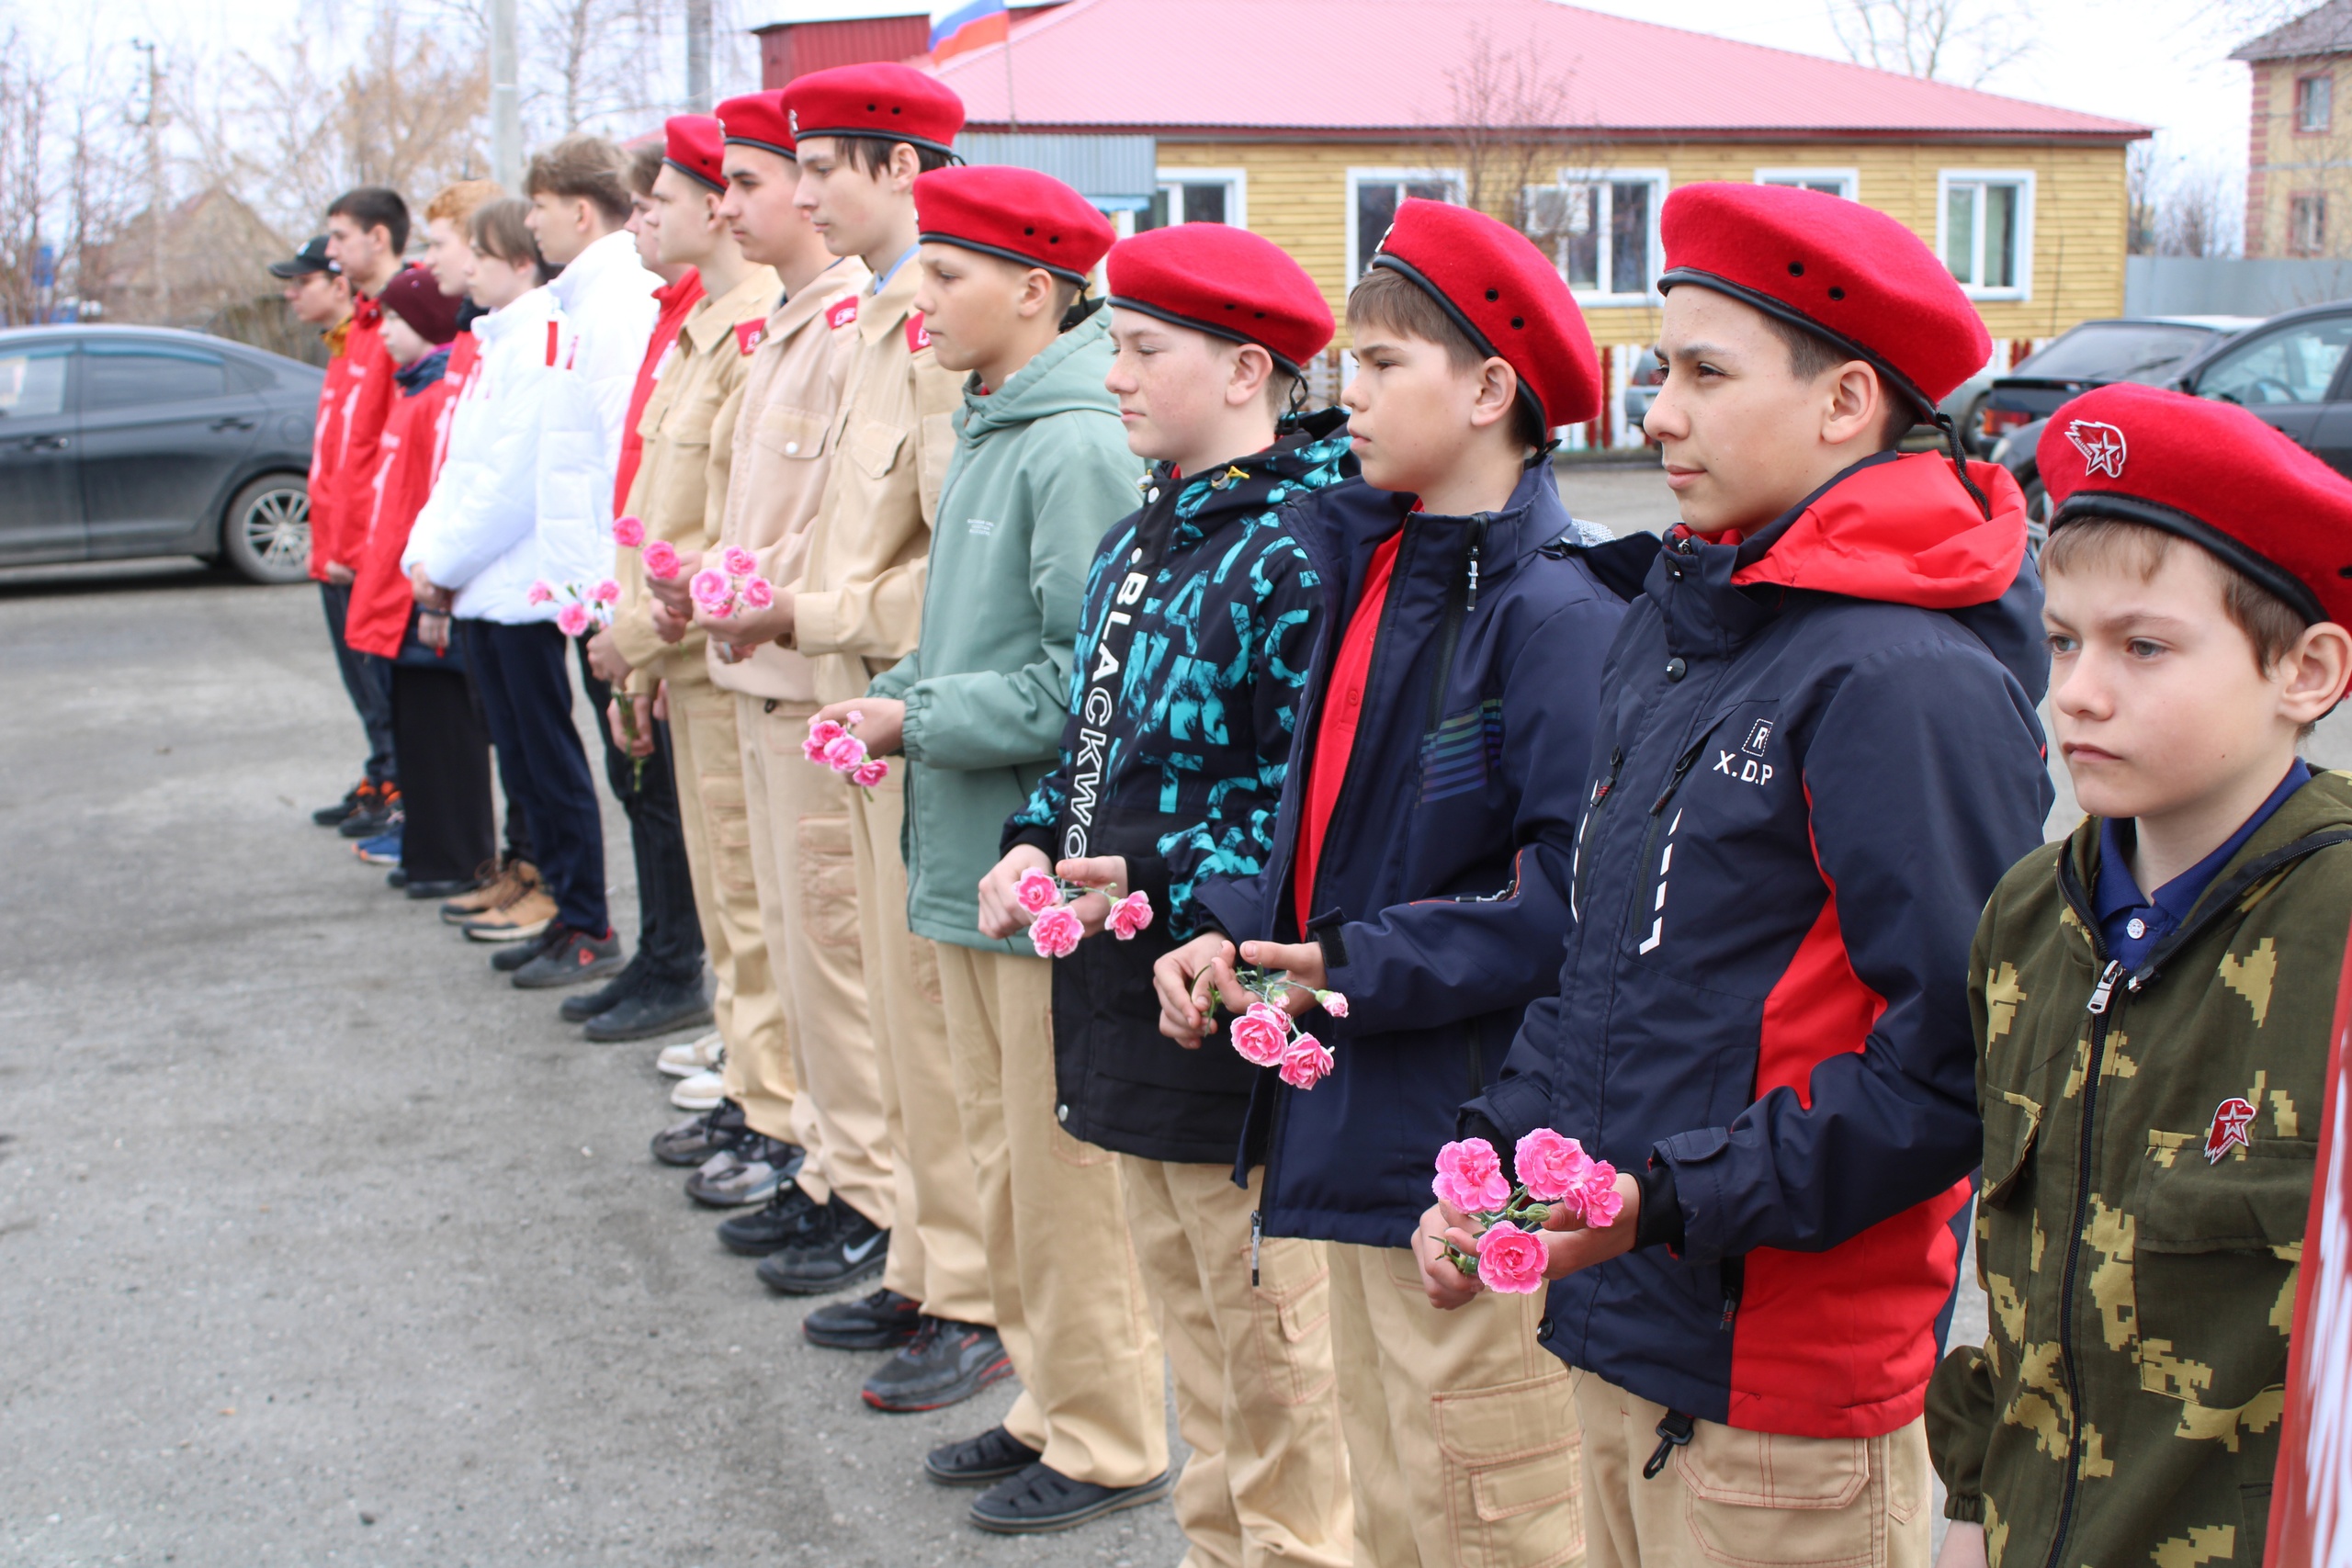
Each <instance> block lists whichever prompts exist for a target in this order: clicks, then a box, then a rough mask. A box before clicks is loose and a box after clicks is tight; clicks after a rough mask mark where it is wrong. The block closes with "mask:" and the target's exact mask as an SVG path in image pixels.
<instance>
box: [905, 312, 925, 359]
mask: <svg viewBox="0 0 2352 1568" xmlns="http://www.w3.org/2000/svg"><path fill="white" fill-rule="evenodd" d="M930 346H931V334H930V333H927V332H925V331H923V326H922V311H921V310H917V311H916V312H915V313H914V314H913V315H911V316H909V317H908V318H907V352H908V353H909V354H921V353H922V351H923V350H924V349H926V348H929V347H930Z"/></svg>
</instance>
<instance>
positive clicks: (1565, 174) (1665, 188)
mask: <svg viewBox="0 0 2352 1568" xmlns="http://www.w3.org/2000/svg"><path fill="white" fill-rule="evenodd" d="M1552 183H1553V184H1554V185H1555V186H1593V185H1597V186H1611V185H1637V184H1645V185H1647V186H1649V187H1650V223H1649V233H1648V235H1647V236H1646V239H1647V241H1648V247H1647V248H1648V265H1645V266H1644V267H1643V268H1642V271H1643V273H1644V275H1645V276H1643V279H1642V286H1641V287H1640V288H1630V289H1629V288H1616V287H1614V286H1615V284H1616V283H1617V281H1618V280H1617V278H1616V277H1615V276H1614V272H1615V269H1614V268H1613V267H1612V268H1611V275H1612V276H1611V277H1610V279H1609V281H1610V284H1611V288H1608V289H1606V290H1600V289H1589V288H1572V289H1571V292H1572V293H1573V294H1574V296H1575V298H1576V301H1577V304H1578V305H1583V306H1596V305H1597V306H1602V307H1607V306H1612V305H1655V304H1657V302H1658V299H1659V298H1660V296H1659V294H1658V292H1657V275H1658V272H1659V271H1660V270H1661V268H1660V265H1659V264H1661V263H1663V262H1664V261H1665V259H1666V245H1665V242H1664V241H1663V240H1662V239H1661V238H1660V237H1659V233H1658V220H1659V214H1660V212H1661V210H1662V209H1664V208H1665V206H1666V197H1667V193H1668V192H1669V191H1671V190H1672V189H1673V188H1674V181H1673V179H1672V177H1671V176H1670V175H1668V173H1667V171H1666V170H1664V169H1562V170H1560V171H1558V174H1557V175H1556V177H1555V179H1554V180H1553V182H1552ZM1529 188H1530V189H1537V188H1541V187H1537V186H1530V187H1529ZM1525 199H1526V193H1525V192H1521V200H1522V201H1523V200H1525ZM1615 205H1616V197H1615V196H1614V195H1613V194H1612V193H1609V192H1607V191H1604V192H1603V194H1602V197H1601V213H1600V224H1601V228H1602V230H1603V231H1604V233H1605V232H1606V231H1608V230H1610V229H1611V228H1612V227H1613V222H1612V209H1614V207H1615ZM1604 243H1605V242H1604ZM1558 259H1559V258H1558V257H1556V256H1555V257H1554V258H1553V262H1554V265H1557V264H1558ZM1562 276H1564V277H1565V276H1566V272H1565V271H1564V272H1563V273H1562Z"/></svg>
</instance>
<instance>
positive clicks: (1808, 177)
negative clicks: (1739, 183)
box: [1756, 169, 1862, 201]
mask: <svg viewBox="0 0 2352 1568" xmlns="http://www.w3.org/2000/svg"><path fill="white" fill-rule="evenodd" d="M1832 180H1835V181H1836V182H1837V183H1838V195H1839V196H1840V197H1843V198H1845V199H1846V200H1848V201H1860V200H1861V199H1862V196H1861V191H1862V172H1861V171H1860V169H1758V170H1757V171H1756V183H1757V184H1758V185H1759V186H1769V185H1792V184H1800V183H1809V184H1812V185H1826V184H1828V183H1829V182H1830V181H1832Z"/></svg>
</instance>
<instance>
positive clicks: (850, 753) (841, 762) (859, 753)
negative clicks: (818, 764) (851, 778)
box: [825, 735, 865, 773]
mask: <svg viewBox="0 0 2352 1568" xmlns="http://www.w3.org/2000/svg"><path fill="white" fill-rule="evenodd" d="M864 761H865V741H863V740H860V739H858V738H857V737H856V736H854V735H838V736H835V737H834V738H833V739H832V740H831V743H830V744H828V745H827V746H826V748H825V765H826V766H827V767H829V768H831V769H832V770H833V772H835V773H855V772H856V771H857V769H858V766H859V765H860V764H861V763H863V762H864Z"/></svg>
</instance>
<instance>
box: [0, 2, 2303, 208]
mask: <svg viewBox="0 0 2352 1568" xmlns="http://www.w3.org/2000/svg"><path fill="white" fill-rule="evenodd" d="M918 3H919V0H910V5H909V9H913V8H915V6H916V4H918ZM1585 3H1586V4H1587V5H1589V6H1590V7H1591V8H1593V9H1597V10H1604V11H1612V12H1617V13H1619V14H1622V15H1625V16H1630V17H1641V18H1643V19H1645V20H1649V21H1659V22H1666V23H1668V24H1671V25H1673V26H1676V27H1684V28H1694V29H1697V30H1700V31H1704V32H1716V33H1722V34H1724V35H1725V36H1727V37H1731V38H1738V39H1748V40H1749V41H1752V42H1756V43H1764V44H1770V45H1774V46H1776V47H1779V48H1783V49H1796V50H1803V51H1808V52H1812V53H1817V54H1824V55H1829V56H1832V57H1835V58H1843V52H1842V51H1841V50H1840V49H1839V47H1838V39H1837V37H1836V35H1835V34H1834V33H1833V32H1832V30H1831V28H1830V25H1829V20H1828V9H1827V5H1826V0H1673V3H1672V4H1670V5H1660V4H1657V0H1585ZM1433 4H1442V0H1433ZM2002 6H2007V9H2008V10H2009V11H2010V14H2012V15H2015V16H2019V17H2030V24H2019V25H2018V26H2020V27H2022V28H2024V30H2028V31H2030V32H2031V33H2032V35H2033V36H2032V39H2031V43H2032V49H2031V51H2030V53H2029V54H2028V55H2027V56H2026V57H2025V58H2024V59H2022V60H2020V61H2018V62H2015V63H2014V64H2011V65H2009V66H2007V68H2005V69H2004V70H2003V71H2002V72H2001V73H1999V74H1998V75H1997V76H1996V77H1995V78H1994V79H1993V80H1992V81H1990V82H1988V83H1986V84H1985V85H1986V86H1987V87H1988V88H1989V89H1992V90H1995V91H2000V92H2006V93H2009V94H2012V95H2014V96H2018V97H2025V98H2031V99H2035V100H2037V101H2040V102H2043V103H2051V104H2059V105H2064V106H2065V107H2070V108H2078V109H2087V110H2090V111H2093V112H2095V113H2100V114H2108V115H2114V116H2117V117H2120V118H2126V119H2132V120H2137V121H2139V122H2141V123H2143V124H2147V125H2153V126H2156V127H2158V128H2160V129H2162V130H2164V131H2165V136H2164V138H2163V145H2164V148H2165V151H2166V152H2169V153H2171V154H2173V155H2175V156H2179V157H2185V158H2188V159H2189V160H2190V161H2192V162H2193V163H2195V164H2200V165H2204V166H2208V167H2226V168H2237V169H2242V168H2243V166H2244V164H2245V137H2246V95H2247V86H2246V68H2245V66H2244V65H2241V64H2237V63H2235V62H2232V61H2230V60H2229V59H2228V58H2227V56H2228V53H2229V51H2230V50H2231V49H2232V48H2233V47H2234V46H2235V45H2236V44H2237V43H2239V42H2242V41H2244V39H2245V37H2247V36H2248V35H2249V34H2250V33H2251V32H2254V31H2258V30H2260V29H2259V23H2258V22H2256V21H2252V20H2249V19H2248V18H2249V17H2254V16H2256V14H2257V13H2258V12H2260V11H2262V10H2266V9H2267V10H2272V11H2274V12H2275V11H2278V10H2281V9H2284V10H2291V9H2294V8H2297V7H2295V6H2293V5H2292V0H2039V3H2034V0H1985V3H1983V4H1980V5H1979V6H1975V7H1973V8H1974V9H1979V10H1983V9H1992V8H1998V7H2002ZM721 10H722V12H724V11H727V10H732V11H734V12H735V14H736V15H737V16H739V17H743V18H744V19H746V20H758V19H760V18H761V17H764V16H766V15H768V14H769V11H768V8H767V6H765V5H764V4H763V0H733V3H732V4H731V5H727V6H722V7H721ZM302 12H307V13H308V14H309V15H310V16H311V17H314V18H318V19H320V20H321V21H322V22H324V21H325V19H326V18H328V17H334V16H335V15H337V14H338V13H340V16H341V17H342V18H343V25H344V27H345V28H347V29H349V31H350V32H352V33H354V34H356V33H357V32H360V31H364V29H365V27H366V23H365V20H364V18H365V17H366V15H367V12H368V7H367V6H365V5H364V4H362V5H358V6H331V5H329V4H327V3H325V0H92V4H91V5H90V6H88V8H87V9H85V8H84V7H82V6H31V5H28V4H26V3H24V0H17V3H16V4H14V5H10V4H9V3H8V0H0V17H8V18H9V19H12V20H13V21H15V23H16V24H17V25H18V26H22V27H25V28H28V29H30V30H32V31H34V32H35V33H37V34H41V35H46V36H47V38H48V39H49V41H50V42H51V47H52V48H55V49H59V50H62V51H70V52H78V51H79V49H80V47H81V46H82V44H83V41H84V39H90V40H92V41H93V42H95V43H96V45H97V46H98V47H99V48H100V49H101V50H102V51H105V52H106V53H107V54H109V55H111V54H113V53H116V52H118V51H119V53H120V54H121V56H122V69H123V71H124V73H125V74H126V75H128V74H129V73H131V72H134V71H135V70H136V57H134V56H131V55H130V51H129V48H128V40H129V39H130V37H131V36H133V35H134V34H138V33H141V32H144V33H145V34H146V35H147V36H149V37H160V38H163V39H165V40H167V41H169V42H173V43H175V44H177V45H179V46H180V47H181V48H182V49H183V50H185V51H188V52H190V53H192V54H195V55H197V56H198V57H205V56H209V57H212V58H216V59H217V58H219V57H220V56H221V55H223V54H225V53H226V52H227V51H229V50H231V49H233V48H237V47H244V48H254V46H255V45H256V43H257V42H259V41H260V40H261V39H266V38H267V37H269V36H271V35H272V34H273V33H275V32H277V31H279V30H281V29H282V28H283V27H284V26H285V25H286V24H287V23H288V22H290V21H291V19H292V18H293V17H295V16H296V15H298V14H300V13H302ZM273 21H275V22H276V23H277V27H272V26H271V23H272V22H273ZM109 46H111V47H109ZM263 47H264V48H265V49H266V45H263ZM736 58H737V61H738V62H741V63H740V64H739V66H738V69H739V70H751V69H755V68H756V67H755V65H754V64H753V63H752V60H751V57H750V55H749V51H744V52H743V53H741V54H738V55H737V57H736ZM719 85H720V86H722V87H725V88H732V87H735V86H736V85H737V84H734V83H727V82H722V83H721V84H719Z"/></svg>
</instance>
